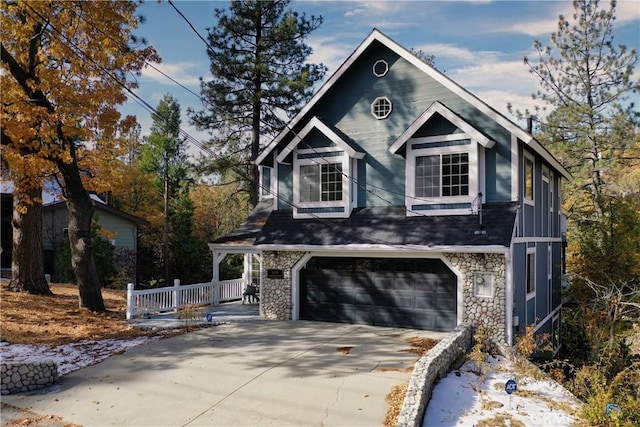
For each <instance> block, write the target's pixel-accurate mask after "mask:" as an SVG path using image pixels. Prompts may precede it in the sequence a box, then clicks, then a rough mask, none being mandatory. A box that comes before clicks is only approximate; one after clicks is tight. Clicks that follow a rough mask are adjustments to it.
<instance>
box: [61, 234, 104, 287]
mask: <svg viewBox="0 0 640 427" xmlns="http://www.w3.org/2000/svg"><path fill="white" fill-rule="evenodd" d="M91 238H92V240H93V256H94V261H95V263H96V269H97V270H98V277H99V278H100V283H101V284H102V286H105V285H106V284H108V283H109V282H110V281H111V279H112V278H113V277H114V276H115V275H116V269H115V267H114V265H113V257H114V247H113V245H112V244H111V242H109V241H108V240H107V239H105V238H104V237H103V236H101V235H100V226H99V225H98V224H96V223H94V224H93V225H92V227H91ZM57 267H58V274H59V276H60V278H59V280H60V281H61V282H64V283H75V282H76V276H75V273H74V272H73V268H72V267H71V246H70V245H69V238H68V237H65V239H64V245H63V247H62V252H61V253H60V256H59V257H58V262H57Z"/></svg>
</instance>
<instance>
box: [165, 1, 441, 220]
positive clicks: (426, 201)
mask: <svg viewBox="0 0 640 427" xmlns="http://www.w3.org/2000/svg"><path fill="white" fill-rule="evenodd" d="M168 3H169V4H170V5H171V7H172V8H173V9H174V10H175V11H176V12H177V13H178V14H179V15H180V17H181V18H182V19H183V20H184V21H185V22H186V23H187V25H188V26H189V27H190V28H191V30H192V31H193V32H194V33H195V34H196V35H197V36H198V38H199V39H200V40H202V42H203V43H204V44H205V45H206V47H207V50H208V52H211V53H212V54H213V55H215V56H216V57H218V59H219V60H220V61H221V62H223V63H224V62H225V59H224V58H223V57H222V56H221V55H219V54H218V53H217V52H216V51H215V49H214V48H213V47H212V46H211V45H210V44H209V42H207V40H206V39H205V38H204V37H203V36H202V35H201V34H200V33H199V32H198V30H197V29H196V28H195V26H194V25H193V24H192V23H191V21H189V19H188V18H187V17H186V16H185V15H184V14H183V13H182V12H181V11H180V10H179V9H178V8H177V6H176V5H175V4H174V3H173V1H172V0H169V1H168ZM227 66H228V69H229V70H230V71H231V70H233V67H230V66H229V64H227ZM235 77H236V78H238V76H237V75H235ZM192 93H193V92H192ZM196 96H197V97H198V98H199V99H200V100H201V101H203V102H206V101H205V100H204V98H202V97H201V96H200V95H196ZM206 103H208V102H206ZM265 108H267V109H268V110H269V111H270V112H271V114H272V115H273V116H274V117H277V114H275V112H274V111H273V109H272V107H271V106H269V105H266V104H265ZM282 123H283V126H284V127H285V128H286V129H287V130H288V131H289V132H291V133H292V134H293V135H294V136H298V134H297V132H296V131H295V130H294V129H293V128H292V127H291V126H290V125H289V123H287V122H284V121H282ZM305 145H306V146H307V147H308V148H309V149H311V150H313V151H314V153H315V154H320V153H318V152H317V151H316V149H315V148H314V147H312V146H311V145H309V144H308V143H305ZM318 157H319V158H320V159H322V160H323V161H324V163H326V164H331V162H330V161H329V160H328V159H326V158H323V157H322V156H320V155H319V156H318ZM311 161H312V162H314V163H316V164H319V163H318V162H317V161H316V160H315V159H311ZM341 174H342V175H343V176H344V177H346V178H347V180H348V181H349V182H350V183H351V182H353V183H354V184H355V185H356V186H357V187H358V188H361V189H362V190H364V191H365V192H367V193H369V194H371V195H373V196H374V197H377V198H378V199H380V200H381V201H383V202H385V203H387V204H388V205H389V206H397V204H395V203H393V202H391V201H389V200H387V199H385V198H384V197H382V196H381V195H379V194H377V193H376V192H374V191H373V190H371V189H370V188H368V187H372V188H375V189H377V190H382V191H384V192H386V193H389V194H395V195H399V196H402V197H403V198H406V197H407V194H406V193H400V192H397V191H393V190H390V189H387V188H383V187H379V186H376V185H373V184H366V185H363V184H361V183H360V182H359V181H358V179H357V178H355V177H351V176H347V175H346V174H345V173H344V172H341ZM412 198H413V199H414V200H416V201H419V202H422V203H423V204H427V205H438V204H442V202H441V201H437V200H432V199H427V198H424V197H412ZM403 206H404V207H405V210H406V211H407V212H410V213H412V214H414V215H419V216H429V215H427V214H425V213H423V212H421V211H415V210H412V209H409V208H408V207H407V206H406V205H405V204H404V203H403Z"/></svg>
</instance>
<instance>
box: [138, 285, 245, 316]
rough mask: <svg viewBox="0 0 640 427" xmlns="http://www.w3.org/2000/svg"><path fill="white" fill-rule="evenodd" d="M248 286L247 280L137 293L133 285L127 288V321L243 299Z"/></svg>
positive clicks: (182, 286) (177, 286)
mask: <svg viewBox="0 0 640 427" xmlns="http://www.w3.org/2000/svg"><path fill="white" fill-rule="evenodd" d="M246 286H247V283H246V282H245V280H244V279H233V280H224V281H222V282H219V283H218V284H215V283H213V282H206V283H196V284H193V285H180V284H179V282H176V284H175V285H174V286H172V287H165V288H157V289H144V290H139V291H136V290H135V289H134V285H133V283H129V284H128V285H127V320H129V319H132V318H134V317H135V316H139V315H142V314H148V313H164V312H167V311H176V310H179V309H181V308H182V307H185V306H188V305H192V306H193V305H196V306H204V305H212V304H219V303H221V302H226V301H233V300H238V299H241V298H242V292H243V291H244V289H245V287H246Z"/></svg>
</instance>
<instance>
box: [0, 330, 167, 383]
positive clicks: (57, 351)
mask: <svg viewBox="0 0 640 427" xmlns="http://www.w3.org/2000/svg"><path fill="white" fill-rule="evenodd" d="M159 339H160V337H138V338H132V339H126V340H116V339H109V340H100V341H94V340H84V341H79V342H75V343H71V344H64V345H57V346H45V345H31V344H10V343H8V342H2V343H0V355H1V356H2V362H3V363H11V362H38V361H45V360H52V361H54V362H56V363H57V364H58V373H59V374H60V375H64V374H68V373H69V372H73V371H77V370H78V369H80V368H84V367H85V366H90V365H95V364H96V363H99V362H102V361H103V360H104V359H106V358H107V357H109V356H111V355H113V354H120V353H123V352H124V351H126V350H127V349H128V348H131V347H135V346H138V345H141V344H146V343H149V342H151V341H157V340H159Z"/></svg>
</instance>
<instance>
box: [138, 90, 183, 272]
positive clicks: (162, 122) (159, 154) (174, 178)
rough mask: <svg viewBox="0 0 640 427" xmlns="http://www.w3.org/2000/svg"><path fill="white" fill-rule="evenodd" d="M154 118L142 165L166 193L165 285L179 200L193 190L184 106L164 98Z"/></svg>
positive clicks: (163, 245)
mask: <svg viewBox="0 0 640 427" xmlns="http://www.w3.org/2000/svg"><path fill="white" fill-rule="evenodd" d="M152 118H153V124H152V126H151V133H150V135H149V136H148V137H146V138H145V144H144V145H143V146H142V150H141V159H140V163H141V168H142V171H143V172H151V173H154V174H155V175H156V187H157V189H158V190H159V191H160V192H161V193H162V194H163V199H164V207H163V212H164V215H163V232H162V241H163V244H162V260H163V261H162V263H163V267H164V280H165V283H169V280H170V273H171V268H170V249H169V246H170V240H171V237H170V232H171V224H172V222H173V221H172V219H173V218H172V215H173V214H174V213H175V212H176V209H175V208H174V206H175V199H177V198H179V197H180V196H181V193H183V192H186V194H188V191H189V189H188V185H189V165H188V160H187V154H186V144H187V141H186V139H185V138H183V137H181V136H180V121H181V120H180V104H178V101H177V100H176V99H175V98H173V97H172V96H171V95H169V94H167V95H165V96H164V97H163V98H162V100H161V101H160V103H159V104H158V107H157V108H156V113H154V114H153V116H152ZM184 187H187V188H184Z"/></svg>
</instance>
